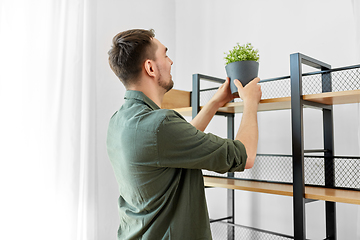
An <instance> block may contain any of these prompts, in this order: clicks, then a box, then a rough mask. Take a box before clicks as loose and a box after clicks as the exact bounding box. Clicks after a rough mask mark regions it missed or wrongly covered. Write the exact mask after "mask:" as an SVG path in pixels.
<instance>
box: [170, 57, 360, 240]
mask: <svg viewBox="0 0 360 240" xmlns="http://www.w3.org/2000/svg"><path fill="white" fill-rule="evenodd" d="M302 64H306V65H308V66H311V67H315V68H317V69H319V70H320V71H317V72H312V73H306V74H303V73H302ZM290 69H291V75H290V76H286V77H281V78H273V79H267V80H262V81H261V82H260V84H263V85H262V89H263V97H264V98H263V99H262V100H261V101H260V104H259V111H273V110H284V109H290V110H291V116H292V120H291V122H292V142H293V145H292V147H293V153H292V155H291V156H282V155H259V156H258V157H257V158H258V159H257V160H256V161H261V159H262V158H275V159H281V161H279V160H276V161H278V163H277V164H278V166H282V165H286V166H287V167H286V168H285V170H284V174H287V175H288V177H287V178H286V179H280V178H277V177H273V176H269V175H268V174H267V176H265V177H263V178H259V179H253V178H252V177H251V176H250V177H246V176H244V175H241V174H242V173H241V174H238V173H228V174H226V175H224V174H213V175H212V176H209V175H208V176H204V182H205V186H206V187H220V188H226V189H228V211H227V215H228V217H226V218H225V220H226V221H227V222H225V223H227V224H229V229H228V231H227V239H234V236H235V235H234V234H235V232H234V231H235V230H234V226H235V225H234V204H235V202H234V190H243V191H252V192H259V193H266V194H276V195H283V196H290V197H292V198H293V215H294V223H293V224H294V236H293V237H292V236H284V235H281V234H276V233H271V234H272V235H275V236H279V238H276V239H292V238H294V239H299V240H302V239H305V235H306V229H305V203H306V202H307V200H308V199H310V200H311V201H312V200H323V201H325V202H326V204H325V210H326V211H325V212H326V238H325V239H336V204H335V203H336V202H342V203H350V204H358V205H360V180H359V178H355V179H347V178H348V177H347V175H346V174H347V172H342V171H341V167H339V166H342V165H344V164H350V165H349V166H350V167H351V166H352V167H354V168H355V169H353V170H354V171H358V172H359V170H360V157H339V156H334V155H333V152H334V139H333V117H332V114H333V113H332V106H333V105H335V104H348V103H359V102H360V65H356V66H349V67H344V68H337V69H331V67H330V65H328V64H326V63H323V62H320V61H318V60H316V59H313V58H310V57H308V56H305V55H303V54H300V53H296V54H292V55H290ZM200 80H205V81H211V82H217V83H219V84H220V83H222V82H224V80H223V79H218V78H214V77H211V76H205V75H200V74H194V75H193V91H192V92H191V97H190V93H189V92H188V93H185V94H184V93H182V94H183V95H182V96H183V97H185V99H186V100H184V99H181V98H179V97H178V96H179V95H176V96H177V97H175V98H173V97H172V96H175V94H178V93H177V91H178V90H172V91H170V92H169V93H168V96H167V97H166V99H164V101H165V102H167V101H168V102H179V103H186V104H180V105H179V104H177V105H176V107H174V109H175V110H176V111H178V112H179V113H180V114H182V115H184V116H193V117H194V116H196V114H197V113H198V112H199V111H200V109H201V106H200V105H201V104H200V102H201V101H200V95H201V94H202V93H203V92H211V91H215V90H214V89H201V88H200ZM274 89H275V90H274ZM270 92H275V93H272V94H269V93H270ZM264 95H265V96H264ZM175 99H176V100H175ZM190 102H191V105H190ZM305 107H311V108H316V109H319V110H321V111H322V112H323V132H324V137H323V139H324V149H319V150H305V149H304V139H303V108H305ZM167 108H169V107H167ZM242 111H243V103H242V102H241V101H240V102H232V103H228V104H226V105H225V106H224V107H222V108H220V109H219V111H218V113H217V114H218V115H223V116H226V117H227V122H228V138H232V139H233V138H234V114H236V113H241V112H242ZM314 152H318V153H322V155H321V156H308V155H305V154H309V153H314ZM274 161H275V160H274ZM313 162H316V163H317V164H318V165H321V166H323V170H322V171H321V172H320V174H321V176H315V177H313V176H311V174H308V173H309V171H306V169H307V166H308V165H310V166H311V164H312V163H313ZM246 171H251V170H246ZM246 171H245V172H246ZM305 173H306V174H305ZM314 179H315V180H314ZM341 179H347V180H349V181H345V182H342V181H340V180H341ZM221 220H222V222H223V223H224V221H225V220H224V219H219V220H212V222H217V221H221ZM252 230H255V231H256V229H252ZM259 231H262V230H259Z"/></svg>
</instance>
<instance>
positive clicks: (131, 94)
mask: <svg viewBox="0 0 360 240" xmlns="http://www.w3.org/2000/svg"><path fill="white" fill-rule="evenodd" d="M124 98H125V99H136V100H139V101H142V102H144V103H145V104H146V105H148V106H149V107H150V108H151V109H152V110H157V109H160V107H159V106H158V105H156V103H154V102H153V101H152V100H151V99H150V98H148V97H147V96H146V95H145V94H144V93H143V92H140V91H134V90H127V91H126V92H125V97H124Z"/></svg>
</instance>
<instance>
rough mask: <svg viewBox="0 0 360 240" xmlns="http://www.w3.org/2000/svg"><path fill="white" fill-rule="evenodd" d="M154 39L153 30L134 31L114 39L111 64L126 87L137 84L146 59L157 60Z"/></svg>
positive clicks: (110, 58) (125, 32)
mask: <svg viewBox="0 0 360 240" xmlns="http://www.w3.org/2000/svg"><path fill="white" fill-rule="evenodd" d="M154 37H155V31H154V30H153V29H150V30H144V29H132V30H127V31H124V32H121V33H118V34H117V35H116V36H115V37H114V38H113V46H112V47H111V49H110V50H109V52H108V54H109V63H110V67H111V69H112V70H113V71H114V73H115V74H116V76H118V78H119V79H120V80H121V82H122V83H123V84H124V86H125V87H127V86H129V85H130V84H135V83H136V82H137V80H138V77H139V75H140V73H141V70H142V64H143V63H144V61H145V60H146V59H151V60H155V51H156V49H157V46H156V45H155V44H154V43H153V42H152V41H151V40H152V39H153V38H154Z"/></svg>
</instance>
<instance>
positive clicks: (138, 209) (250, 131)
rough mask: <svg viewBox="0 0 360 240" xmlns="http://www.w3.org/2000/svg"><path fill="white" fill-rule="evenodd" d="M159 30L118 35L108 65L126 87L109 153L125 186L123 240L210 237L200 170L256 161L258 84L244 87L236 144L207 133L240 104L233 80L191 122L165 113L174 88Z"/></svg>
mask: <svg viewBox="0 0 360 240" xmlns="http://www.w3.org/2000/svg"><path fill="white" fill-rule="evenodd" d="M166 52H167V48H166V47H165V46H164V45H163V44H162V43H161V42H160V41H159V40H157V39H156V38H155V35H154V32H153V30H150V31H147V30H140V29H135V30H128V31H124V32H121V33H119V34H117V35H116V36H115V37H114V38H113V46H112V48H111V50H110V51H109V63H110V66H111V68H112V70H113V71H114V73H115V74H116V75H117V76H118V77H119V78H120V80H121V82H122V83H123V84H124V85H125V87H126V90H127V91H126V93H125V103H124V104H123V105H122V107H121V108H120V110H118V111H117V112H116V113H115V114H114V115H113V116H112V117H111V120H110V123H109V129H108V138H107V149H108V155H109V158H110V161H111V164H112V166H113V169H114V172H115V176H116V179H117V182H118V184H119V191H120V197H119V199H118V205H119V215H120V226H119V230H118V238H119V239H172V240H174V239H211V232H210V224H209V217H208V212H207V206H206V200H205V193H204V182H203V176H202V172H201V169H207V170H211V171H216V172H220V173H225V172H228V171H231V172H233V171H243V170H244V168H251V167H252V165H253V164H254V160H255V156H256V149H257V142H258V127H257V107H258V103H259V101H260V98H261V89H260V86H259V85H258V84H257V83H258V82H259V79H258V78H256V79H254V80H253V81H251V82H250V83H249V84H248V85H246V87H243V86H242V85H241V83H240V82H239V81H236V82H235V83H236V85H237V87H238V88H239V96H241V98H242V99H243V101H244V111H243V116H242V121H241V124H240V127H239V130H238V133H237V135H236V140H230V139H223V138H220V137H217V136H215V135H213V134H205V133H204V132H203V131H204V130H205V128H206V126H207V125H208V123H209V122H210V120H211V119H212V117H213V116H214V115H215V113H216V111H217V110H218V108H219V107H221V106H223V105H224V104H226V103H227V102H229V101H231V100H232V99H233V95H232V94H231V92H230V87H229V81H230V80H229V79H227V80H226V82H225V83H224V84H223V85H222V86H221V87H220V88H219V90H218V91H217V92H216V94H215V95H214V96H213V97H212V99H211V100H210V101H209V102H208V103H207V104H206V105H205V106H204V108H203V109H202V110H201V111H200V112H199V114H198V115H197V117H196V118H194V119H193V120H192V121H191V123H188V122H187V121H186V120H185V119H183V117H182V116H181V115H180V114H178V113H177V112H175V111H173V110H168V109H160V106H161V102H162V99H163V96H164V94H165V93H166V92H167V91H169V90H170V89H171V88H172V87H173V81H172V76H171V65H172V64H173V62H172V60H171V59H170V58H169V57H168V56H167V55H166Z"/></svg>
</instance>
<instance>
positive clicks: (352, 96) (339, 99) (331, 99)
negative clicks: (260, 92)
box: [163, 89, 360, 116]
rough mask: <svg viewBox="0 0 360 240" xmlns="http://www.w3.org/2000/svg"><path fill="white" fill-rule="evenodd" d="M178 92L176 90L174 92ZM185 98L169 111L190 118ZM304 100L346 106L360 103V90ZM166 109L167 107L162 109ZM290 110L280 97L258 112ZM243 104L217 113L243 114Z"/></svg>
mask: <svg viewBox="0 0 360 240" xmlns="http://www.w3.org/2000/svg"><path fill="white" fill-rule="evenodd" d="M176 91H178V90H176ZM184 96H186V99H185V101H186V104H181V106H179V107H174V108H171V109H174V110H176V111H177V112H179V113H180V114H182V115H183V116H191V109H192V108H191V107H190V100H188V99H190V93H189V95H187V94H184ZM303 99H304V100H307V101H312V102H317V103H323V104H327V105H334V104H347V103H360V89H358V90H350V91H342V92H329V93H319V94H309V95H304V96H303ZM163 108H168V107H163ZM290 108H291V97H282V98H270V99H262V100H261V101H260V104H259V110H258V111H271V110H283V109H290ZM243 109H244V104H243V103H242V102H234V103H228V104H226V105H225V106H224V107H222V108H220V109H219V112H225V113H241V112H243Z"/></svg>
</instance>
